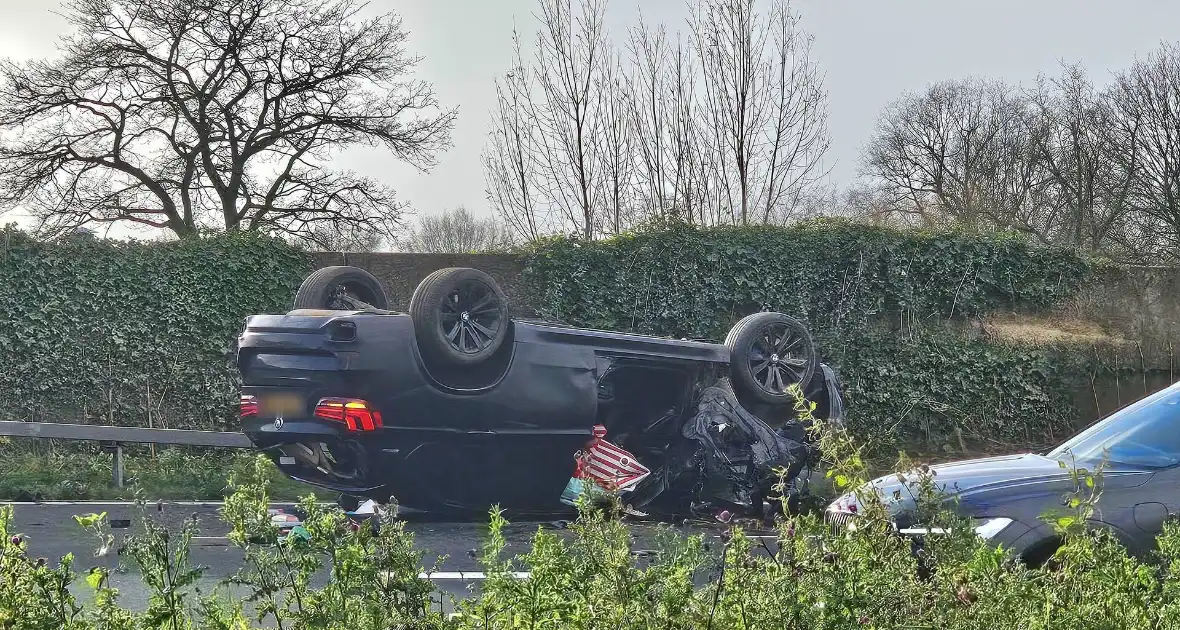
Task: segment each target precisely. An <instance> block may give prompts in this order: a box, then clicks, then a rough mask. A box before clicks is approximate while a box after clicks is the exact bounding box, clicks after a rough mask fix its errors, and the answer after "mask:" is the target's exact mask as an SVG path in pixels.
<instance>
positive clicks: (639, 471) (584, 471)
mask: <svg viewBox="0 0 1180 630" xmlns="http://www.w3.org/2000/svg"><path fill="white" fill-rule="evenodd" d="M605 437H606V427H604V426H602V425H601V424H597V425H594V437H593V438H592V439H591V440H590V443H589V444H587V445H586V450H585V451H584V452H582V453H580V454H579V455H580V458H579V461H578V465H577V472H575V473H574V476H575V477H576V478H580V479H590V480H592V481H594V482H595V483H596V484H598V485H600V486H602V487H603V488H606V489H607V490H610V491H615V492H624V491H627V490H630V489H632V488H634V487H635V486H636V485H637V484H638V483H639V482H640V481H643V480H644V479H645V478H646V477H647V476H648V475H650V474H651V471H650V470H648V469H647V468H646V467H645V466H644V465H643V464H640V463H639V461H638V460H636V459H635V456H634V455H632V454H631V453H628V452H627V451H625V450H623V449H621V448H619V447H618V446H616V445H614V444H611V443H610V442H607V441H606V440H605V439H604V438H605Z"/></svg>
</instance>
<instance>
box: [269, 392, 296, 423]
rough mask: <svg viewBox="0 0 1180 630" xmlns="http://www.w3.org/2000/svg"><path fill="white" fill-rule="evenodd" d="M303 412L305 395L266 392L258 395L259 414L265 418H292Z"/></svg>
mask: <svg viewBox="0 0 1180 630" xmlns="http://www.w3.org/2000/svg"><path fill="white" fill-rule="evenodd" d="M303 412H304V408H303V397H301V396H299V395H297V394H265V395H263V396H259V397H258V415H260V416H262V417H264V418H280V417H285V418H290V417H292V416H298V415H301V414H302V413H303Z"/></svg>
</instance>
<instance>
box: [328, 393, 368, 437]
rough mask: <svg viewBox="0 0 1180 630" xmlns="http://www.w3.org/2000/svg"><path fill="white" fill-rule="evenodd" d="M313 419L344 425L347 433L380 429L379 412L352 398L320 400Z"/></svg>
mask: <svg viewBox="0 0 1180 630" xmlns="http://www.w3.org/2000/svg"><path fill="white" fill-rule="evenodd" d="M315 417H317V418H323V419H324V420H331V421H333V422H341V423H344V425H345V426H347V427H348V430H349V431H373V430H376V429H380V428H381V412H379V411H377V410H376V409H373V408H372V407H370V406H369V403H367V402H365V401H363V400H356V399H354V398H321V399H320V402H318V403H317V404H316V406H315Z"/></svg>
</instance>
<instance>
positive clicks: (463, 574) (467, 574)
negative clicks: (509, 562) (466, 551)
mask: <svg viewBox="0 0 1180 630" xmlns="http://www.w3.org/2000/svg"><path fill="white" fill-rule="evenodd" d="M508 575H509V576H511V577H513V578H515V579H517V580H523V579H527V578H528V577H530V576H531V575H532V573H530V572H528V571H512V572H510V573H509V574H508ZM487 577H488V576H487V574H486V573H484V572H482V571H439V572H437V573H419V574H418V579H420V580H486V579H487Z"/></svg>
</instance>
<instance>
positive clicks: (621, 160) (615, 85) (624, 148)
mask: <svg viewBox="0 0 1180 630" xmlns="http://www.w3.org/2000/svg"><path fill="white" fill-rule="evenodd" d="M598 98H599V103H598V110H599V128H598V133H599V135H600V136H601V138H600V140H599V141H598V142H596V143H594V145H595V147H596V148H597V151H598V155H597V156H596V157H595V159H596V161H597V162H598V164H599V165H600V168H601V177H600V178H599V185H600V186H601V187H602V191H601V192H600V193H599V194H598V195H597V198H598V200H599V202H598V203H599V205H600V206H601V207H602V210H604V211H605V212H601V213H598V212H596V214H600V215H601V216H597V217H596V218H597V220H598V223H599V224H600V225H599V226H598V230H597V231H598V232H599V233H605V234H619V233H620V232H622V231H623V230H624V229H625V228H627V227H628V226H629V225H630V223H631V220H632V215H633V211H634V203H633V201H632V197H633V195H634V191H635V156H634V147H633V144H634V139H633V135H634V134H633V131H634V129H635V127H634V125H633V124H632V119H631V111H632V109H633V108H632V106H631V104H630V91H629V90H628V89H627V85H626V77H625V76H624V74H623V68H622V64H621V62H620V61H619V60H618V59H617V58H616V59H614V60H613V62H610V63H607V64H606V66H605V68H604V71H603V73H602V81H601V83H600V84H599V90H598Z"/></svg>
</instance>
